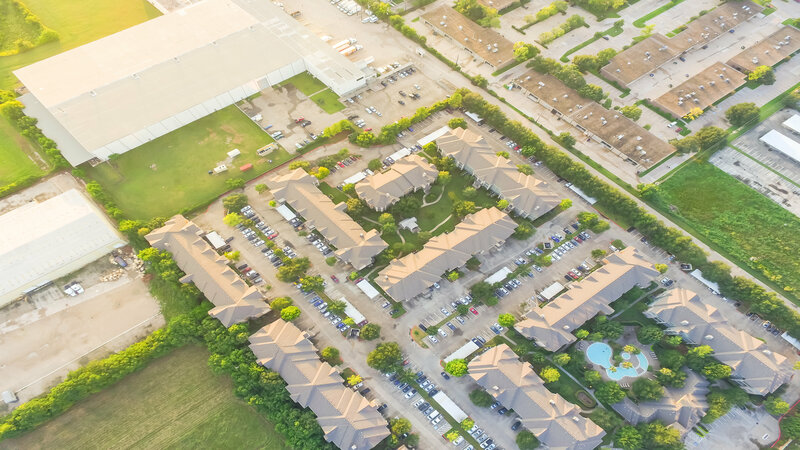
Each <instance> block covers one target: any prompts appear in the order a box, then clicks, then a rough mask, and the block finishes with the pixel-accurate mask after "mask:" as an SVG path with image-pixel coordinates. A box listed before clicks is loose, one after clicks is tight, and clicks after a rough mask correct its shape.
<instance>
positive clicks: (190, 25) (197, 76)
mask: <svg viewBox="0 0 800 450" xmlns="http://www.w3.org/2000/svg"><path fill="white" fill-rule="evenodd" d="M304 71H308V72H309V73H311V74H312V75H314V76H315V77H317V78H318V79H319V80H320V81H322V82H323V83H325V84H326V85H328V86H329V87H330V88H331V89H332V90H333V91H334V92H336V93H337V94H339V95H344V94H347V93H349V92H352V91H354V90H356V89H359V88H361V87H363V86H364V85H365V83H366V75H365V74H364V73H363V72H362V71H361V70H360V69H359V68H358V67H357V66H356V65H355V64H354V63H353V62H351V61H350V60H348V59H347V58H346V57H345V56H343V55H341V54H339V53H337V52H336V51H335V50H334V49H333V48H331V47H330V46H329V45H328V44H327V43H325V42H323V41H322V40H321V39H319V38H318V37H317V36H316V35H314V34H313V33H311V32H309V31H308V30H307V29H306V28H305V27H303V26H302V25H300V24H299V23H298V22H297V21H296V20H295V19H293V18H292V17H290V16H289V15H288V14H286V13H285V12H284V11H283V10H282V9H281V8H280V7H278V6H277V5H276V4H274V3H273V2H269V1H261V0H203V1H200V2H197V3H193V4H191V5H189V6H186V7H184V8H181V9H178V10H176V11H174V12H171V13H169V14H165V15H163V16H160V17H157V18H155V19H152V20H149V21H147V22H144V23H142V24H139V25H136V26H134V27H131V28H128V29H126V30H123V31H120V32H118V33H115V34H113V35H110V36H107V37H104V38H102V39H99V40H97V41H94V42H91V43H89V44H86V45H83V46H80V47H77V48H74V49H72V50H68V51H66V52H63V53H61V54H58V55H56V56H53V57H50V58H47V59H45V60H43V61H39V62H37V63H34V64H31V65H30V66H27V67H23V68H21V69H18V70H16V71H14V74H15V75H16V76H17V78H19V80H20V81H22V83H23V84H24V85H25V87H26V88H27V90H28V93H27V94H25V95H23V96H22V97H20V101H21V102H22V103H23V104H24V105H25V113H26V114H27V115H29V116H31V117H34V118H36V119H38V120H39V123H38V125H39V127H40V128H41V129H42V131H43V132H44V134H45V135H47V136H48V137H50V138H51V139H53V140H54V141H56V143H57V144H58V147H59V148H60V149H61V152H62V153H63V155H64V157H65V158H66V159H67V160H68V161H69V162H70V163H71V164H72V165H75V166H77V165H78V164H81V163H83V162H86V161H90V160H95V161H98V160H105V159H107V158H108V157H109V156H110V155H112V154H117V153H124V152H127V151H129V150H131V149H134V148H136V147H138V146H140V145H143V144H145V143H147V142H149V141H152V140H153V139H155V138H157V137H159V136H162V135H164V134H167V133H169V132H170V131H173V130H175V129H178V128H180V127H182V126H184V125H186V124H188V123H191V122H193V121H195V120H197V119H199V118H201V117H204V116H207V115H209V114H211V113H213V112H214V111H218V110H220V109H222V108H224V107H226V106H229V105H231V104H233V103H235V102H237V101H239V100H242V99H244V98H246V97H248V96H250V95H253V94H255V93H257V92H259V91H261V90H262V89H265V88H267V87H269V86H272V85H275V84H276V83H279V82H281V81H284V80H286V79H288V78H290V77H292V76H294V75H297V74H299V73H301V72H304Z"/></svg>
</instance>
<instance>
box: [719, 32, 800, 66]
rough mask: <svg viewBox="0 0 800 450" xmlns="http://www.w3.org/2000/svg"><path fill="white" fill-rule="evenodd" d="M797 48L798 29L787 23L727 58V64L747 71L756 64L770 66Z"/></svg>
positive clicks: (798, 46) (799, 40)
mask: <svg viewBox="0 0 800 450" xmlns="http://www.w3.org/2000/svg"><path fill="white" fill-rule="evenodd" d="M797 50H800V30H798V29H797V28H795V27H792V26H789V25H787V26H784V27H781V28H780V29H779V30H778V31H776V32H774V33H772V34H771V35H769V36H767V37H765V38H764V39H762V40H761V41H759V42H758V43H757V44H756V45H754V46H752V47H748V48H747V49H745V50H743V51H742V52H741V53H739V54H738V55H736V56H734V57H733V58H731V59H730V60H728V62H727V64H728V65H729V66H731V67H733V68H735V69H736V70H738V71H740V72H744V73H749V72H752V71H753V70H754V69H755V68H756V67H758V66H770V67H772V66H774V65H775V64H778V63H779V62H781V61H783V60H784V59H786V58H788V57H790V56H792V54H794V53H795V52H796V51H797Z"/></svg>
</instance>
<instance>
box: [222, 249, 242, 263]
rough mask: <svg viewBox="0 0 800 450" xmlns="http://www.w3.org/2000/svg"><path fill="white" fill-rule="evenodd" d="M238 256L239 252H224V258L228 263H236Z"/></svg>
mask: <svg viewBox="0 0 800 450" xmlns="http://www.w3.org/2000/svg"><path fill="white" fill-rule="evenodd" d="M240 256H241V253H239V250H236V251H233V252H225V257H226V258H228V260H230V261H238V260H239V257H240Z"/></svg>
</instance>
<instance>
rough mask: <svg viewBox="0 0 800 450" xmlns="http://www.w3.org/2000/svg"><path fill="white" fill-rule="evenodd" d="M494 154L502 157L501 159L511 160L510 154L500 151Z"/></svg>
mask: <svg viewBox="0 0 800 450" xmlns="http://www.w3.org/2000/svg"><path fill="white" fill-rule="evenodd" d="M495 154H496V155H497V156H502V157H503V158H505V159H509V158H511V154H509V153H508V152H507V151H505V150H500V151H499V152H497V153H495Z"/></svg>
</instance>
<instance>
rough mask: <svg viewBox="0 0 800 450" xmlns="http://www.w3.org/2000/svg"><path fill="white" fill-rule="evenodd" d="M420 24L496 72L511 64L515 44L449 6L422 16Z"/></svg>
mask: <svg viewBox="0 0 800 450" xmlns="http://www.w3.org/2000/svg"><path fill="white" fill-rule="evenodd" d="M420 17H421V18H422V22H423V23H424V24H425V25H428V26H429V27H431V28H433V30H434V31H435V32H437V33H439V34H442V35H444V36H446V37H447V38H449V39H450V40H451V41H453V43H454V44H455V45H457V46H458V47H460V48H463V49H464V50H466V51H468V52H469V53H471V54H472V55H473V56H474V57H475V58H476V59H478V60H480V61H482V62H484V63H486V64H488V65H489V66H491V67H492V68H494V69H499V68H501V67H503V66H505V65H507V64H509V63H511V62H513V61H514V44H513V43H511V41H509V40H508V39H506V38H504V37H503V36H502V35H501V34H500V33H498V32H496V31H494V30H492V29H491V28H484V27H482V26H480V25H478V24H477V23H475V22H473V21H472V20H470V19H468V18H467V17H465V16H464V15H462V14H461V13H460V12H458V11H456V10H455V9H453V8H451V7H449V6H441V7H439V8H437V9H434V10H433V11H429V12H427V13H425V14H423V15H422V16H420Z"/></svg>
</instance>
